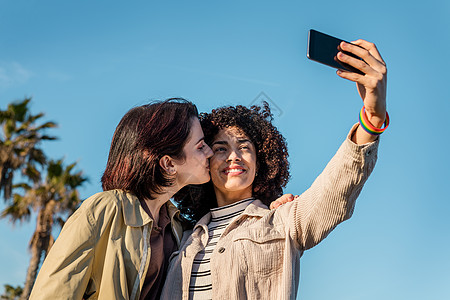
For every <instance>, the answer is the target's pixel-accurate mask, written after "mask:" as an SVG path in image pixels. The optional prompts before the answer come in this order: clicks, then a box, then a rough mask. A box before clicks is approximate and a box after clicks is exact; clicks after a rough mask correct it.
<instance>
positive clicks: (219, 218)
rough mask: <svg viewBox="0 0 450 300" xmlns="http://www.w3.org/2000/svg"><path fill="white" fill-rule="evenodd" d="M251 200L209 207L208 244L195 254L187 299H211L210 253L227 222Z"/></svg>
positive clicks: (240, 212)
mask: <svg viewBox="0 0 450 300" xmlns="http://www.w3.org/2000/svg"><path fill="white" fill-rule="evenodd" d="M253 200H254V198H249V199H245V200H241V201H239V202H236V203H233V204H230V205H226V206H222V207H218V208H213V209H211V221H210V222H209V224H208V234H209V239H208V244H207V245H206V247H205V249H204V250H202V251H201V252H199V253H197V255H196V256H195V259H194V263H193V265H192V272H191V281H190V284H189V299H192V300H198V299H212V281H211V267H210V260H211V255H212V253H213V251H214V248H215V247H216V245H217V242H218V241H219V239H220V237H221V236H222V233H223V232H224V231H225V229H226V227H227V226H228V224H230V223H231V221H233V219H235V218H237V217H239V216H240V215H241V214H242V212H243V211H244V210H245V208H246V207H247V206H248V205H249V204H250V203H251V202H252V201H253Z"/></svg>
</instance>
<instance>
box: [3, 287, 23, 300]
mask: <svg viewBox="0 0 450 300" xmlns="http://www.w3.org/2000/svg"><path fill="white" fill-rule="evenodd" d="M4 287H5V293H4V294H3V295H1V296H0V299H2V300H19V299H20V295H22V291H23V289H22V287H21V286H17V287H13V286H12V285H9V284H5V286H4Z"/></svg>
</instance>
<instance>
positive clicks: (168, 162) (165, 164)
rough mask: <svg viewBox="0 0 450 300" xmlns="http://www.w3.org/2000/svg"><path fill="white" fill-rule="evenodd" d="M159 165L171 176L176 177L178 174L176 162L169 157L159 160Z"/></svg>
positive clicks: (165, 156)
mask: <svg viewBox="0 0 450 300" xmlns="http://www.w3.org/2000/svg"><path fill="white" fill-rule="evenodd" d="M159 165H160V166H161V168H162V169H163V170H164V171H165V172H166V173H167V174H169V175H175V174H176V173H177V169H176V167H175V164H174V161H173V159H172V158H171V157H170V156H169V155H164V156H163V157H161V159H160V160H159Z"/></svg>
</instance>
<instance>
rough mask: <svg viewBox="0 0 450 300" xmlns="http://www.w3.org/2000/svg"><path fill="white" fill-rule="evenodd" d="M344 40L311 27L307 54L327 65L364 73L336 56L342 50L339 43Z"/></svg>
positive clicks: (310, 57)
mask: <svg viewBox="0 0 450 300" xmlns="http://www.w3.org/2000/svg"><path fill="white" fill-rule="evenodd" d="M342 41H343V40H341V39H338V38H335V37H333V36H331V35H328V34H325V33H322V32H319V31H316V30H314V29H311V30H310V31H309V34H308V52H307V54H306V56H307V57H308V58H309V59H311V60H314V61H316V62H319V63H322V64H324V65H327V66H330V67H333V68H336V69H343V70H347V71H350V72H355V73H358V74H361V75H364V73H363V72H361V71H360V70H358V69H356V68H354V67H352V66H350V65H348V64H346V63H343V62H340V61H339V60H338V59H337V58H336V55H337V53H338V52H339V50H340V47H339V45H340V43H341V42H342ZM347 43H348V42H347ZM356 46H357V45H356ZM358 47H359V46H358ZM342 52H343V53H345V54H347V55H350V56H352V57H355V58H358V59H361V60H362V58H360V57H358V56H356V55H354V54H352V53H349V52H346V51H342Z"/></svg>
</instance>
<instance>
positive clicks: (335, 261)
mask: <svg viewBox="0 0 450 300" xmlns="http://www.w3.org/2000/svg"><path fill="white" fill-rule="evenodd" d="M449 15H450V2H449V1H445V0H440V1H436V0H431V1H426V2H424V1H422V2H417V1H386V0H381V1H376V2H368V1H347V0H343V1H328V0H327V1H279V2H275V1H226V2H224V1H220V2H219V1H189V2H188V1H183V2H182V1H166V2H162V1H133V2H128V3H125V2H114V1H95V2H94V1H77V2H75V1H73V2H70V3H69V2H67V1H65V2H64V3H62V2H61V1H4V0H0V106H1V108H2V109H4V108H5V107H6V105H7V103H9V102H11V101H13V100H18V99H23V98H24V97H25V96H32V97H33V102H32V109H33V111H34V112H35V113H37V112H40V111H42V112H45V113H46V118H47V119H46V120H53V121H55V122H57V123H58V124H59V128H58V129H55V130H53V131H51V133H53V134H55V135H57V136H59V137H60V139H59V140H58V141H56V142H48V143H46V144H45V145H44V149H45V151H46V152H47V153H48V155H49V156H50V157H52V158H61V157H64V158H65V159H66V162H73V161H77V162H78V165H79V169H80V170H83V171H84V173H85V174H86V175H87V176H88V177H89V178H90V182H89V183H88V184H87V185H86V186H85V188H83V189H82V190H81V194H82V196H83V198H87V197H88V196H90V195H91V194H93V193H96V192H98V191H100V184H99V181H100V176H101V174H102V171H103V169H104V167H105V164H106V159H107V154H108V150H109V144H110V142H111V137H112V134H113V132H114V129H115V127H116V125H117V123H118V122H119V120H120V118H121V117H122V116H123V115H124V114H125V112H126V111H127V110H128V109H130V108H131V107H133V106H136V105H140V104H144V103H147V102H148V101H151V100H154V99H165V98H168V97H184V98H187V99H189V100H191V101H193V102H195V103H196V104H197V106H198V108H199V110H200V111H209V110H211V109H212V108H214V107H218V106H222V105H237V104H244V105H249V104H251V103H253V102H255V101H256V102H258V101H259V100H260V99H256V100H255V98H257V96H258V95H260V93H261V92H263V93H264V95H266V96H264V97H268V98H269V99H270V102H272V103H273V105H274V108H276V109H277V111H276V115H275V124H276V125H277V126H278V128H279V129H280V131H281V132H282V133H283V134H284V136H285V137H286V139H287V141H288V146H289V152H290V162H291V173H292V179H291V181H290V183H289V185H288V187H287V188H286V192H290V193H295V194H299V193H301V192H303V191H304V190H305V189H306V188H307V187H308V186H309V185H310V184H311V183H312V181H313V180H314V179H315V177H316V176H317V175H318V174H319V173H320V172H321V170H322V169H323V168H324V166H325V165H326V163H327V162H328V160H329V159H330V158H331V157H332V155H333V154H334V153H335V151H336V150H337V148H338V147H339V145H340V144H341V142H342V141H343V139H344V138H345V136H346V134H347V132H348V130H349V129H350V127H351V126H352V125H353V124H354V123H355V122H357V118H358V112H359V109H360V108H361V105H362V102H361V100H360V98H359V96H358V94H357V92H356V88H355V86H354V84H353V83H351V82H349V81H345V80H343V79H341V78H339V77H338V76H337V75H336V74H335V72H334V70H333V69H331V68H328V67H325V66H322V65H320V64H317V63H315V62H312V61H309V60H308V59H307V58H306V44H307V32H308V30H309V29H311V28H314V29H316V30H319V31H323V32H325V33H328V34H331V35H334V36H338V37H340V38H343V39H346V40H355V39H357V38H364V39H367V40H369V41H372V42H375V43H376V44H377V46H378V48H379V50H380V52H381V54H382V56H383V58H384V59H385V61H386V63H387V66H388V111H389V113H390V116H391V126H390V128H389V129H388V130H387V131H386V133H385V134H384V135H383V136H382V140H381V144H380V149H379V160H378V164H377V166H376V168H375V171H374V172H373V174H372V176H371V178H370V179H369V181H368V182H367V184H366V186H365V187H364V189H363V191H362V193H361V195H360V197H359V199H358V202H357V206H356V210H355V213H354V215H353V217H352V218H351V219H350V220H349V221H347V222H345V223H343V224H342V225H340V226H339V227H338V228H337V229H336V230H335V231H334V232H333V233H332V234H331V235H330V236H329V237H328V238H327V239H325V240H324V241H323V242H322V243H321V244H320V245H318V246H317V247H315V248H313V249H311V250H310V251H307V252H306V253H305V254H304V256H303V258H302V260H301V275H300V276H301V280H300V289H299V290H300V292H299V297H298V299H302V300H310V299H311V300H312V299H346V300H348V299H450V290H449V289H448V283H449V282H450V255H449V250H448V249H449V247H450V234H449V233H448V230H449V228H450V218H448V214H449V212H450V204H449V202H450V201H449V200H450V195H449V192H448V186H449V184H450V174H449V169H450V162H449V159H448V148H449V146H450V144H449V141H448V134H447V132H448V130H446V129H447V127H448V120H447V117H448V115H449V113H450V101H449V100H450V96H449V93H448V88H446V87H447V86H448V79H449V76H448V72H449V71H448V70H450V63H449V59H448V54H449V53H450V18H448V16H449ZM3 207H4V205H3V203H2V204H1V205H0V208H3ZM34 222H35V220H34V219H32V220H31V221H30V223H24V224H22V225H20V224H16V226H14V227H13V226H11V225H10V224H9V223H8V222H7V220H0V241H1V243H2V247H1V250H0V266H1V268H0V290H2V289H3V287H2V286H3V285H4V284H6V283H9V284H13V285H17V284H22V283H23V281H24V279H25V272H26V268H27V266H28V261H29V253H28V252H27V244H28V241H29V239H30V237H31V233H32V230H33V228H34Z"/></svg>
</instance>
